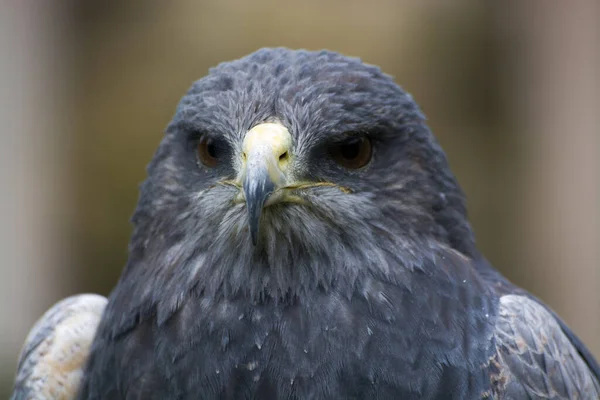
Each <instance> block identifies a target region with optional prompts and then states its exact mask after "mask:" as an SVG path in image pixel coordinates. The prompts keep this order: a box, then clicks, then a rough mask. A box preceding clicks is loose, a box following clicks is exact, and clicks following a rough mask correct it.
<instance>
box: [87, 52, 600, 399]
mask: <svg viewBox="0 0 600 400" xmlns="http://www.w3.org/2000/svg"><path fill="white" fill-rule="evenodd" d="M132 221H133V224H134V232H133V235H132V238H131V243H130V252H129V259H128V262H127V265H126V267H125V269H124V271H123V273H122V275H121V278H120V280H119V282H118V283H117V285H116V287H115V288H114V290H113V292H112V293H111V295H110V297H109V299H108V304H107V305H106V308H105V310H104V313H103V315H102V318H101V322H100V324H99V326H98V327H97V331H96V336H95V339H94V341H93V344H92V346H91V349H90V350H89V352H88V351H87V349H85V351H86V353H85V354H86V355H88V354H89V359H87V363H86V364H85V365H84V366H82V368H84V373H83V378H82V380H81V387H80V388H79V390H78V395H77V398H78V399H81V400H95V399H368V398H374V399H375V398H376V399H487V398H489V399H496V398H499V399H531V398H544V399H577V398H580V399H597V398H599V393H600V385H599V382H598V379H599V376H600V368H599V367H598V364H597V363H596V361H595V360H594V358H593V357H592V355H591V354H590V352H589V351H588V350H587V349H586V348H585V346H584V345H583V344H582V342H581V341H580V340H579V339H577V337H576V336H575V335H574V334H573V333H572V332H571V330H569V328H568V327H567V326H566V325H565V324H564V322H562V321H561V320H560V319H559V318H558V317H557V316H556V315H555V314H554V313H553V312H552V311H551V310H550V309H549V308H548V307H546V306H545V305H544V304H543V303H542V302H540V301H539V300H538V299H536V298H535V297H533V296H532V295H530V294H529V293H527V292H526V291H524V290H522V289H520V288H518V287H516V286H515V285H513V284H511V283H510V282H509V281H508V280H507V279H505V278H504V277H503V276H502V275H501V274H500V273H499V272H497V271H496V270H495V269H494V268H493V267H492V266H491V265H490V264H489V263H488V262H487V261H486V259H485V258H484V256H483V255H482V254H481V253H480V252H479V251H478V250H477V247H476V244H475V240H474V235H473V231H472V229H471V226H470V224H469V221H468V218H467V212H466V207H465V198H464V195H463V192H462V190H461V188H460V186H459V184H458V183H457V181H456V179H455V177H454V175H453V174H452V172H451V171H450V169H449V166H448V163H447V160H446V156H445V155H444V152H443V151H442V149H441V148H440V145H439V144H438V142H437V141H436V139H435V137H434V136H433V134H432V133H431V131H430V130H429V128H428V127H427V125H426V123H425V117H424V115H423V113H422V112H421V111H420V109H419V107H418V106H417V104H416V103H415V102H414V101H413V99H412V98H411V96H410V95H408V94H407V93H406V92H404V91H403V90H402V89H401V88H400V87H399V86H398V85H397V84H396V83H394V81H393V80H392V79H391V78H390V77H389V76H388V75H386V74H384V73H382V72H381V70H380V69H379V68H377V67H375V66H372V65H366V64H364V63H362V62H361V61H360V60H358V59H356V58H349V57H346V56H343V55H340V54H338V53H334V52H330V51H320V52H310V51H292V50H288V49H283V48H277V49H262V50H259V51H257V52H255V53H253V54H251V55H249V56H247V57H244V58H242V59H240V60H236V61H233V62H228V63H223V64H220V65H219V66H217V67H216V68H214V69H212V70H210V72H209V74H208V75H207V76H205V77H204V78H202V79H200V80H199V81H197V82H195V83H194V84H193V85H192V87H191V89H190V90H189V91H188V92H187V94H186V95H185V96H184V97H183V99H182V100H181V102H180V104H179V106H178V107H177V110H176V112H175V116H174V118H173V120H172V122H171V123H170V124H169V126H168V128H167V129H166V133H165V135H164V137H163V139H162V142H161V144H160V146H159V148H158V151H157V152H156V154H155V156H154V158H153V160H152V161H151V163H150V165H149V167H148V178H147V180H146V181H145V182H144V184H143V185H142V187H141V195H140V199H139V203H138V206H137V209H136V211H135V213H134V216H133V219H132Z"/></svg>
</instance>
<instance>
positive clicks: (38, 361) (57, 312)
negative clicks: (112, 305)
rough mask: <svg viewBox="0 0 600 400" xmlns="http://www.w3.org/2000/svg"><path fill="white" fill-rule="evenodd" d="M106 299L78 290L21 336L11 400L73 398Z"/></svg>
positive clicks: (61, 399)
mask: <svg viewBox="0 0 600 400" xmlns="http://www.w3.org/2000/svg"><path fill="white" fill-rule="evenodd" d="M106 303H107V299H106V298H105V297H102V296H99V295H96V294H81V295H76V296H72V297H68V298H66V299H64V300H61V301H60V302H58V303H56V304H55V305H54V306H52V308H50V309H49V310H48V311H46V313H45V314H44V315H43V316H42V317H41V318H40V319H39V320H38V321H37V322H36V323H35V325H34V326H33V328H32V329H31V331H30V332H29V334H28V335H27V339H25V344H24V345H23V349H22V350H21V354H20V356H19V364H18V367H17V376H16V380H15V389H14V392H13V395H12V399H13V400H25V399H27V400H46V399H60V400H68V399H73V398H75V396H76V394H77V390H78V388H79V383H80V381H81V378H82V375H83V368H84V367H85V363H86V360H87V358H88V354H89V349H90V346H91V344H92V341H93V339H94V336H95V334H96V329H97V327H98V323H99V322H100V318H101V317H102V312H103V311H104V308H105V306H106Z"/></svg>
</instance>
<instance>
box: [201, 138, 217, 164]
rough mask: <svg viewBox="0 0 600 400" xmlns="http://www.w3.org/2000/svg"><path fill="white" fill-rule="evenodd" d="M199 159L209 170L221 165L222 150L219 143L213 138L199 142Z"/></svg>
mask: <svg viewBox="0 0 600 400" xmlns="http://www.w3.org/2000/svg"><path fill="white" fill-rule="evenodd" d="M197 153H198V159H199V160H200V162H202V164H204V165H205V166H207V167H209V168H214V167H216V166H217V165H219V158H220V156H221V150H220V148H219V145H218V143H217V142H216V141H215V140H213V139H211V138H206V137H204V138H202V139H200V141H199V142H198V148H197Z"/></svg>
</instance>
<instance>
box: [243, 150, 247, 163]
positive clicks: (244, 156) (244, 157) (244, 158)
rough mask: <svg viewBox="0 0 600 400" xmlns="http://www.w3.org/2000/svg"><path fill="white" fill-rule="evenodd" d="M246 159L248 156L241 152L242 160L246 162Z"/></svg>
mask: <svg viewBox="0 0 600 400" xmlns="http://www.w3.org/2000/svg"><path fill="white" fill-rule="evenodd" d="M247 159H248V156H247V155H246V152H245V151H244V152H242V160H244V161H246V160H247Z"/></svg>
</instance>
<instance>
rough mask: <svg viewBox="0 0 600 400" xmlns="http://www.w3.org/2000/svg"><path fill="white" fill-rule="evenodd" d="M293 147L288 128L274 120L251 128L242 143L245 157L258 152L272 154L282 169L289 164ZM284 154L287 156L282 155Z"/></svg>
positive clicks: (263, 154) (264, 154) (264, 155)
mask: <svg viewBox="0 0 600 400" xmlns="http://www.w3.org/2000/svg"><path fill="white" fill-rule="evenodd" d="M291 148H292V136H291V135H290V133H289V132H288V130H287V128H286V127H284V126H283V125H281V124H278V123H272V122H269V123H264V124H259V125H256V126H255V127H254V128H252V129H250V130H249V131H248V133H247V134H246V137H245V138H244V143H243V144H242V150H243V152H244V156H245V157H247V158H249V157H251V155H253V154H257V153H258V154H261V156H262V157H268V156H269V155H272V156H273V158H274V159H275V160H276V161H277V164H278V165H279V168H280V169H283V168H285V166H286V165H287V162H288V159H289V156H290V154H289V151H290V150H291ZM283 155H285V156H284V157H281V156H283ZM280 157H281V158H280Z"/></svg>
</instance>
